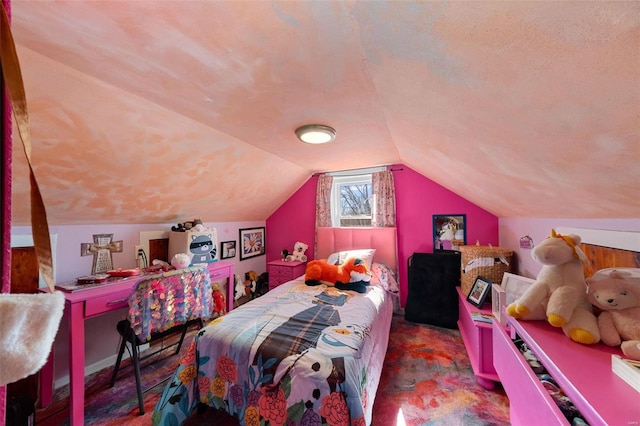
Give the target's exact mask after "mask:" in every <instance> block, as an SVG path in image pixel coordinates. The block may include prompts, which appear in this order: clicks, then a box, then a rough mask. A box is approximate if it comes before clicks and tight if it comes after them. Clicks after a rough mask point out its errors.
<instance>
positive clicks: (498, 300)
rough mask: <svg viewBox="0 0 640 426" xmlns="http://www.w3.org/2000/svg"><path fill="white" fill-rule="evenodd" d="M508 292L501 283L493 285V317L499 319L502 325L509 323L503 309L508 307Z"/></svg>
mask: <svg viewBox="0 0 640 426" xmlns="http://www.w3.org/2000/svg"><path fill="white" fill-rule="evenodd" d="M506 302H507V292H506V291H505V290H504V289H503V288H502V286H501V285H500V284H492V285H491V313H492V314H493V317H494V318H495V319H496V320H498V323H499V324H500V325H501V326H503V327H504V326H506V325H507V317H506V315H507V314H506V313H505V312H503V309H504V308H506Z"/></svg>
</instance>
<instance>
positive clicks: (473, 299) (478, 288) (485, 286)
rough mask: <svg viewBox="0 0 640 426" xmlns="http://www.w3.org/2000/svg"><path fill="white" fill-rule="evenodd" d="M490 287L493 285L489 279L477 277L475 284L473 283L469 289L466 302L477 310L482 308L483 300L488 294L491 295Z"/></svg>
mask: <svg viewBox="0 0 640 426" xmlns="http://www.w3.org/2000/svg"><path fill="white" fill-rule="evenodd" d="M492 285H493V283H492V282H491V280H490V279H489V278H485V277H482V276H480V275H478V277H477V278H476V280H475V282H474V283H473V287H471V291H470V292H469V295H468V296H467V302H469V303H471V304H472V305H474V306H476V307H478V308H482V305H484V301H485V299H486V298H487V296H488V295H489V293H491V286H492Z"/></svg>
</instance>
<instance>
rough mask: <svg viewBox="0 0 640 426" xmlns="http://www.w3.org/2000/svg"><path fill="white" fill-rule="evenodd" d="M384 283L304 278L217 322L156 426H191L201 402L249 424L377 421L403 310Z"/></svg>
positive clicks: (200, 339)
mask: <svg viewBox="0 0 640 426" xmlns="http://www.w3.org/2000/svg"><path fill="white" fill-rule="evenodd" d="M374 281H375V280H374ZM374 281H372V284H371V285H369V286H368V287H367V289H366V292H365V293H362V294H360V293H356V292H352V291H338V290H337V289H335V288H334V287H330V286H326V285H324V284H321V285H318V286H307V285H306V284H305V283H304V280H303V277H299V278H298V279H296V280H293V281H290V282H288V283H285V284H282V285H280V286H278V287H277V288H275V289H273V290H271V291H270V292H268V293H267V294H265V295H264V296H262V297H260V298H258V299H255V300H253V301H251V302H249V303H246V304H244V305H242V306H240V307H239V308H237V309H234V310H233V311H232V312H230V313H228V314H227V315H225V316H222V317H220V318H217V319H216V320H214V321H212V322H211V323H210V324H209V325H208V326H207V327H205V328H203V329H202V330H201V331H200V332H198V333H197V335H196V337H195V339H194V341H193V342H192V343H191V346H190V347H189V348H188V350H187V352H186V353H185V355H184V356H183V357H182V359H181V360H180V363H179V366H178V367H177V369H176V371H175V373H174V375H173V377H172V378H171V380H170V382H169V383H168V384H167V385H166V387H165V389H164V391H163V394H162V397H161V398H160V400H159V401H158V403H157V405H156V407H155V410H154V413H153V424H160V425H166V424H172V425H173V424H181V423H182V422H183V421H184V420H185V419H186V418H187V417H189V416H190V415H191V414H192V412H193V410H194V408H195V407H196V406H197V405H198V403H201V402H202V403H205V404H207V405H208V406H210V407H214V408H217V409H223V410H225V411H227V412H228V413H230V414H232V415H234V416H236V417H237V418H238V421H239V424H241V425H258V424H266V422H269V424H271V425H283V424H285V423H286V422H287V421H288V420H290V421H295V422H296V424H327V423H328V424H336V425H337V424H344V425H348V424H370V423H371V413H372V408H373V402H374V398H375V394H376V390H377V388H378V383H379V380H380V374H381V371H382V364H383V361H384V356H385V353H386V350H387V344H388V339H389V329H390V324H391V316H392V310H393V302H392V297H390V292H389V291H387V290H386V289H385V288H384V287H383V286H381V285H377V283H375V282H374Z"/></svg>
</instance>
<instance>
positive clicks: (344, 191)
mask: <svg viewBox="0 0 640 426" xmlns="http://www.w3.org/2000/svg"><path fill="white" fill-rule="evenodd" d="M372 193H373V191H372V185H371V174H363V175H358V176H334V177H333V187H332V189H331V206H332V207H331V220H332V222H333V226H340V227H356V226H371V206H372V205H373V200H372V197H373V195H372Z"/></svg>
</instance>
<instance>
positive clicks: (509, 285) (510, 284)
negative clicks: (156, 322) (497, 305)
mask: <svg viewBox="0 0 640 426" xmlns="http://www.w3.org/2000/svg"><path fill="white" fill-rule="evenodd" d="M535 281H536V280H534V279H533V278H527V277H521V276H520V275H516V274H512V273H510V272H505V273H504V275H503V276H502V283H501V284H500V286H501V287H502V288H503V290H504V291H505V293H506V297H505V301H504V306H505V307H506V306H509V305H510V304H511V303H513V302H514V301H515V300H516V299H518V298H519V297H520V296H522V294H524V292H525V291H526V290H527V289H528V288H529V286H530V285H531V284H533V283H534V282H535Z"/></svg>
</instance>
